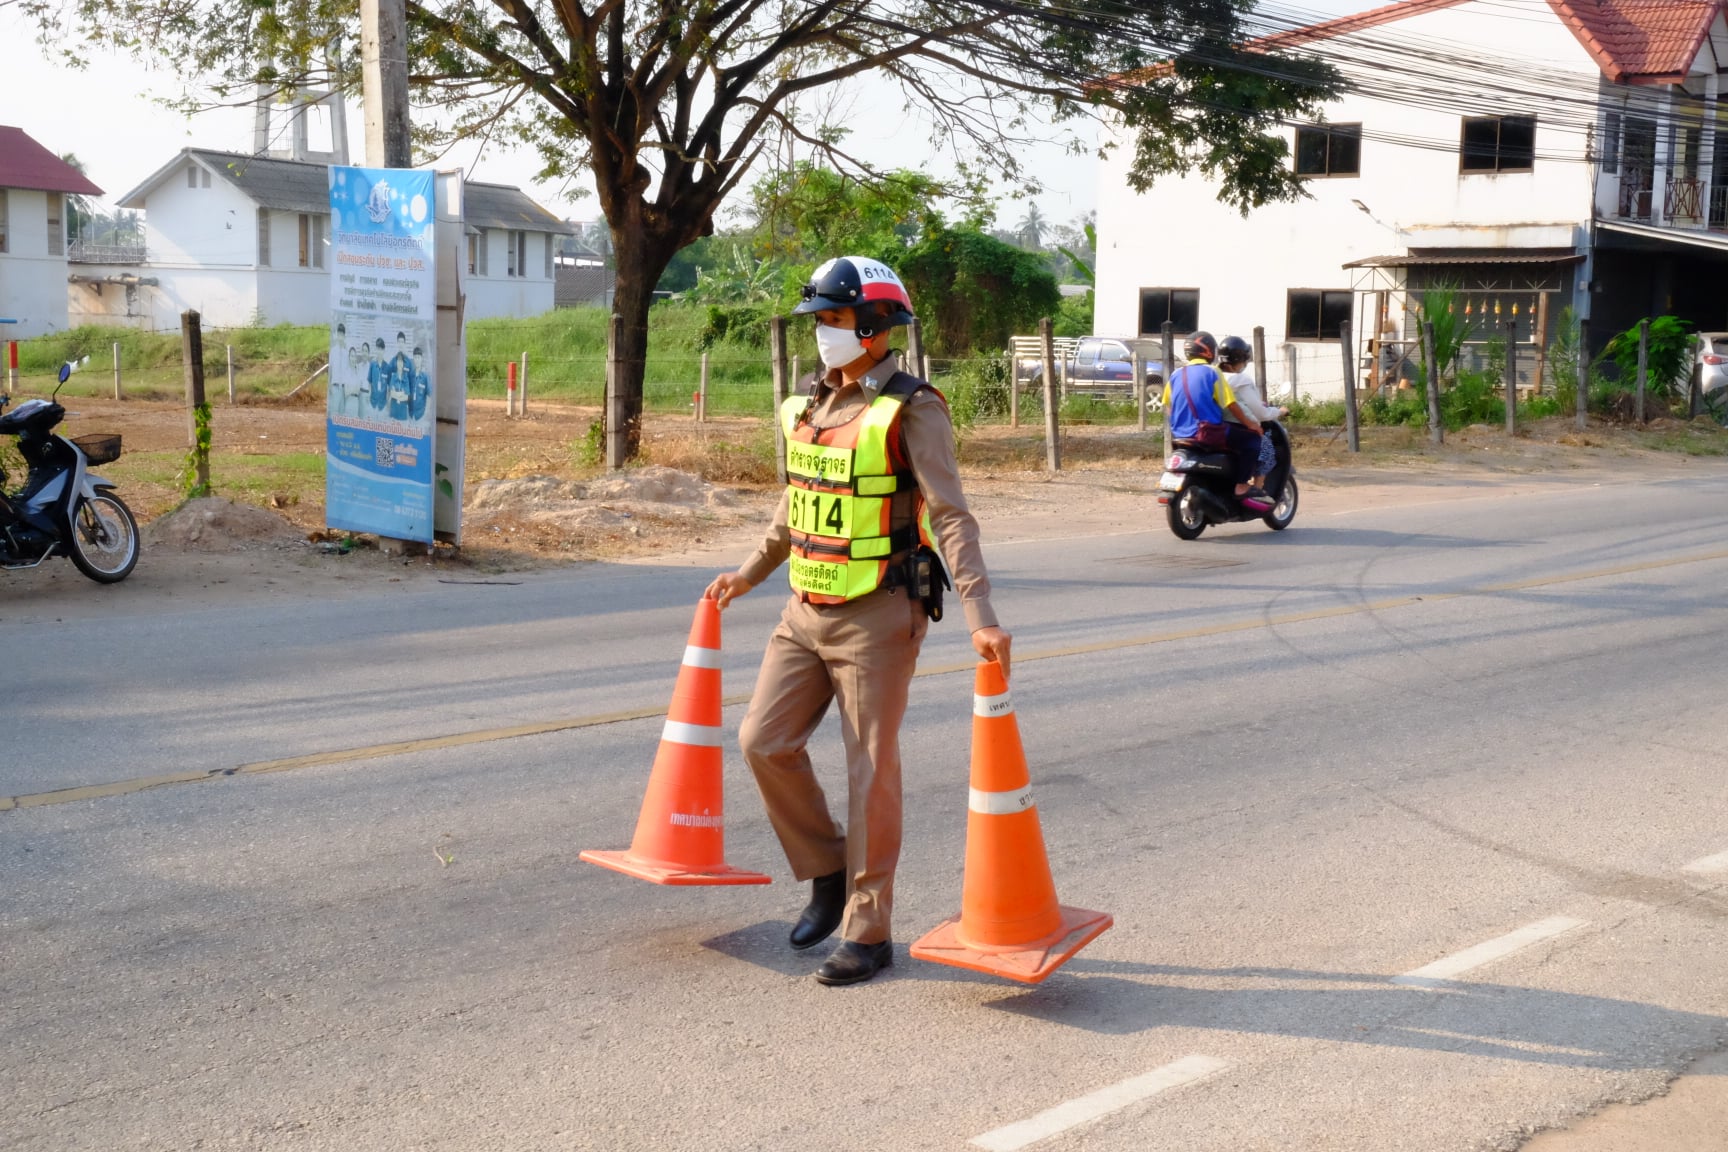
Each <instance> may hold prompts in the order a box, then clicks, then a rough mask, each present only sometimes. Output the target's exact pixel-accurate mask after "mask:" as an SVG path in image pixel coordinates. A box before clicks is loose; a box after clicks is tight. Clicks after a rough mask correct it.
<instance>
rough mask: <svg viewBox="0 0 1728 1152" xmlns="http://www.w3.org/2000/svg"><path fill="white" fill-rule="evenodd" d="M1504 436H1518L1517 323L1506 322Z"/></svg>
mask: <svg viewBox="0 0 1728 1152" xmlns="http://www.w3.org/2000/svg"><path fill="white" fill-rule="evenodd" d="M1506 435H1508V436H1516V435H1518V321H1516V320H1508V321H1506Z"/></svg>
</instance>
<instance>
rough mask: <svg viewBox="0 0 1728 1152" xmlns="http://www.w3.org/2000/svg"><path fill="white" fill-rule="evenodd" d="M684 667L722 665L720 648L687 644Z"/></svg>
mask: <svg viewBox="0 0 1728 1152" xmlns="http://www.w3.org/2000/svg"><path fill="white" fill-rule="evenodd" d="M684 667H686V668H718V667H720V649H718V648H698V647H696V645H694V644H686V645H685V646H684Z"/></svg>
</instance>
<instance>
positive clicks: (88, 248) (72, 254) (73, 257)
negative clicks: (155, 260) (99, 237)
mask: <svg viewBox="0 0 1728 1152" xmlns="http://www.w3.org/2000/svg"><path fill="white" fill-rule="evenodd" d="M66 260H67V262H68V263H71V264H142V263H144V245H143V244H142V243H138V244H93V243H91V242H90V241H87V240H74V241H72V243H71V244H69V245H67V247H66Z"/></svg>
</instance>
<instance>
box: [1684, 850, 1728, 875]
mask: <svg viewBox="0 0 1728 1152" xmlns="http://www.w3.org/2000/svg"><path fill="white" fill-rule="evenodd" d="M1680 871H1682V872H1706V873H1707V872H1728V852H1718V853H1716V855H1714V856H1706V857H1704V859H1702V860H1694V861H1692V863H1690V864H1688V865H1686V866H1685V867H1684V868H1682V869H1680Z"/></svg>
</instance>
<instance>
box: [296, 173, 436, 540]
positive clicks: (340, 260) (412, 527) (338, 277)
mask: <svg viewBox="0 0 1728 1152" xmlns="http://www.w3.org/2000/svg"><path fill="white" fill-rule="evenodd" d="M435 202H436V195H435V190H434V174H433V173H432V172H430V171H425V172H421V171H415V170H411V169H391V168H353V167H346V166H339V165H332V166H331V168H330V216H331V225H332V226H331V246H332V249H333V255H334V259H333V261H332V267H331V275H330V311H331V318H330V377H329V403H328V411H327V416H326V441H325V444H326V446H325V465H324V520H325V523H326V524H327V525H328V526H329V527H331V528H336V529H341V530H344V531H349V532H371V533H374V534H376V535H379V536H386V537H394V538H396V539H399V540H419V541H424V542H426V543H428V544H430V543H431V542H432V538H433V476H434V471H433V468H434V464H435V460H434V447H435V445H434V438H433V430H434V426H435V421H436V418H437V411H438V405H437V396H436V382H437V379H438V373H437V363H436V361H437V347H438V309H437V260H436V258H435V256H434V252H435V250H436V249H435V245H434V242H433V231H434V223H435Z"/></svg>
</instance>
